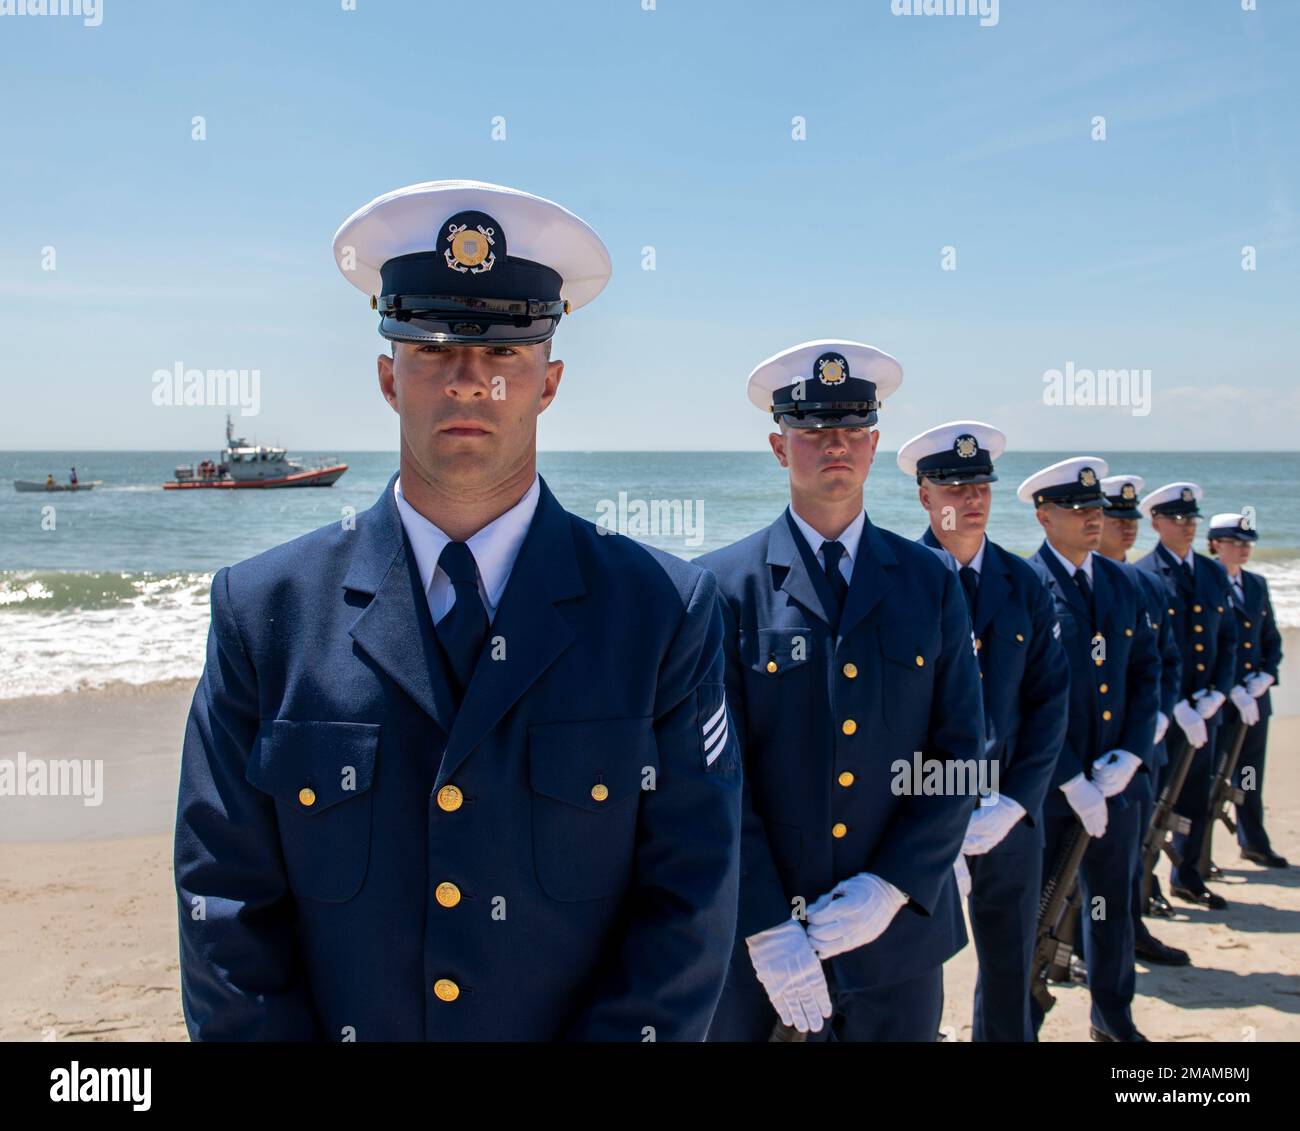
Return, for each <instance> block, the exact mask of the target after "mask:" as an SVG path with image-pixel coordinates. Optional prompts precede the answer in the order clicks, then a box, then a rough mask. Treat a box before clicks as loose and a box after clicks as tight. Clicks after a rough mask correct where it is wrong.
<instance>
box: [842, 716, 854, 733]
mask: <svg viewBox="0 0 1300 1131" xmlns="http://www.w3.org/2000/svg"><path fill="white" fill-rule="evenodd" d="M840 730H842V731H843V732H844V733H845V734H857V733H858V724H857V723H855V722H854V721H853V720H852V719H845V720H844V724H843V725H842V726H841V727H840Z"/></svg>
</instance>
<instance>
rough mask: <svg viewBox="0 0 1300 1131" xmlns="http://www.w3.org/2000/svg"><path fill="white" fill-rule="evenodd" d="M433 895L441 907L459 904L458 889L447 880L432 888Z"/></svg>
mask: <svg viewBox="0 0 1300 1131" xmlns="http://www.w3.org/2000/svg"><path fill="white" fill-rule="evenodd" d="M433 895H434V898H435V899H437V901H438V902H439V903H440V904H442V906H443V907H455V906H456V904H458V903H459V902H460V888H458V887H457V886H456V885H455V884H453V883H451V882H450V881H449V880H443V882H442V883H440V884H439V885H438V886H437V887H436V888H434V891H433Z"/></svg>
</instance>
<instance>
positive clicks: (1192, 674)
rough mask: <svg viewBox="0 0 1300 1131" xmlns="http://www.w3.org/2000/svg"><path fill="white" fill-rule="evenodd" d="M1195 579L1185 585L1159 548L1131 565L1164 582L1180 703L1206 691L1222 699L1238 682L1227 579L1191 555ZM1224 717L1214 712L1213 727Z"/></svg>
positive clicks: (1221, 571)
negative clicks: (1178, 662)
mask: <svg viewBox="0 0 1300 1131" xmlns="http://www.w3.org/2000/svg"><path fill="white" fill-rule="evenodd" d="M1194 561H1195V563H1196V568H1195V580H1194V582H1193V581H1188V580H1187V578H1186V575H1185V574H1184V573H1183V571H1182V567H1181V566H1179V565H1178V564H1177V560H1176V559H1175V558H1174V556H1173V555H1172V554H1171V553H1170V552H1169V551H1168V550H1166V549H1165V548H1164V547H1163V546H1159V545H1157V546H1156V547H1155V549H1153V550H1152V551H1151V552H1150V553H1149V554H1147V555H1145V556H1144V557H1141V558H1139V559H1138V560H1137V561H1136V562H1134V563H1133V564H1134V566H1135V567H1136V568H1138V569H1140V570H1143V571H1145V572H1146V573H1148V574H1150V575H1151V576H1152V577H1155V578H1156V579H1157V580H1159V581H1160V582H1162V583H1163V585H1164V593H1165V597H1166V598H1167V599H1168V602H1169V603H1168V605H1167V606H1166V614H1167V616H1168V617H1169V624H1170V627H1171V628H1172V629H1173V633H1174V639H1175V640H1176V641H1177V642H1178V651H1179V654H1180V655H1181V657H1182V661H1183V677H1182V683H1181V686H1180V687H1179V690H1178V696H1177V698H1178V699H1189V698H1190V697H1191V696H1192V694H1193V693H1194V692H1197V691H1202V690H1206V689H1213V690H1216V691H1222V692H1223V694H1224V695H1227V694H1228V692H1229V691H1230V690H1231V689H1232V685H1233V684H1234V683H1235V682H1236V680H1235V678H1234V676H1235V673H1236V670H1237V656H1236V651H1237V618H1236V617H1235V616H1233V615H1232V614H1231V612H1230V611H1229V605H1230V604H1231V600H1232V598H1231V595H1230V594H1229V588H1230V587H1229V584H1228V575H1227V573H1226V572H1225V571H1224V569H1223V567H1222V566H1221V565H1219V563H1218V562H1216V561H1213V560H1212V559H1210V558H1207V557H1205V555H1203V554H1196V555H1194ZM1222 717H1223V713H1222V711H1219V712H1216V714H1215V716H1214V720H1213V722H1212V723H1211V725H1214V723H1217V722H1218V721H1219V720H1221V719H1222Z"/></svg>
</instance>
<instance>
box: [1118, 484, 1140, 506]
mask: <svg viewBox="0 0 1300 1131" xmlns="http://www.w3.org/2000/svg"><path fill="white" fill-rule="evenodd" d="M1119 494H1120V498H1122V499H1123V500H1124V501H1125V502H1131V501H1132V500H1133V499H1136V498H1137V492H1136V491H1135V490H1134V489H1133V484H1132V483H1125V484H1124V486H1123V487H1121V488H1120V489H1119Z"/></svg>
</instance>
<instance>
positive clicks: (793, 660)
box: [740, 627, 813, 682]
mask: <svg viewBox="0 0 1300 1131" xmlns="http://www.w3.org/2000/svg"><path fill="white" fill-rule="evenodd" d="M740 635H741V640H740V644H741V655H742V656H744V657H745V659H746V660H747V661H748V662H749V667H750V669H751V671H753V672H756V673H757V674H758V675H760V676H763V677H775V678H780V677H781V676H783V675H786V674H788V673H790V672H792V671H795V670H796V669H799V668H804V667H806V666H807V664H808V661H809V660H810V659H812V648H813V633H812V629H811V628H799V627H795V628H759V629H754V630H752V631H748V630H747V631H744V632H742V633H741V634H740ZM760 682H761V681H760Z"/></svg>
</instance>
